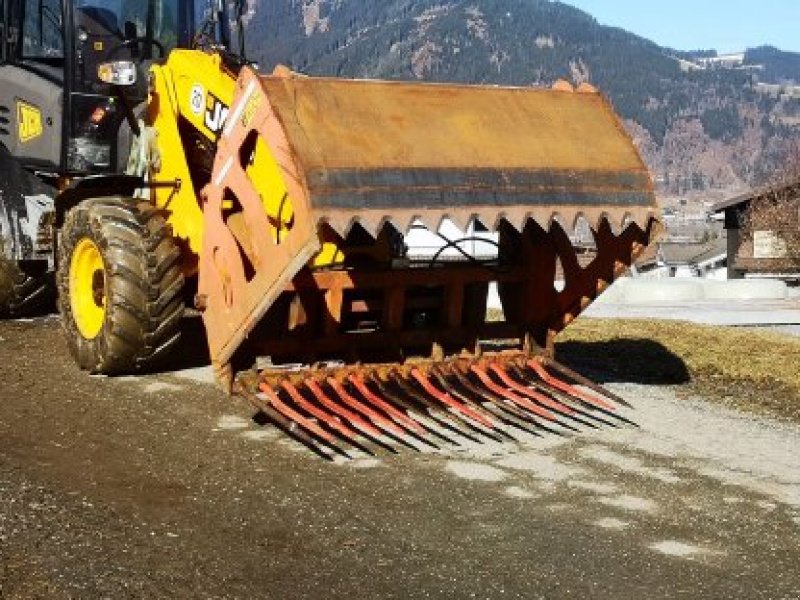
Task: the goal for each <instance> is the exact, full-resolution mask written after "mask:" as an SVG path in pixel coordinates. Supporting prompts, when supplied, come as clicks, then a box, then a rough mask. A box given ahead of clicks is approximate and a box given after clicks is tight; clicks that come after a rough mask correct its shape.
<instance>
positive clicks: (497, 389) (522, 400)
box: [471, 365, 558, 421]
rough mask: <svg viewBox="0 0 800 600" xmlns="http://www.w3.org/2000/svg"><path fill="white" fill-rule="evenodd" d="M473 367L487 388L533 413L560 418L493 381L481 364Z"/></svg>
mask: <svg viewBox="0 0 800 600" xmlns="http://www.w3.org/2000/svg"><path fill="white" fill-rule="evenodd" d="M471 369H472V372H473V373H475V374H476V375H477V376H478V379H480V380H481V382H482V383H483V385H485V386H486V387H487V388H489V390H491V391H492V392H494V393H495V394H497V395H498V396H502V397H503V398H506V399H507V400H511V402H513V403H514V404H517V405H519V406H522V407H524V408H527V409H528V410H529V411H531V412H532V413H533V414H535V415H539V416H540V417H542V418H544V419H547V420H548V421H558V419H556V416H555V415H554V414H553V413H551V412H550V411H549V410H545V409H544V408H542V407H541V406H539V405H538V404H534V403H533V402H531V401H530V400H528V399H527V398H522V397H520V396H517V395H516V394H515V393H514V392H510V391H509V390H507V389H505V388H503V387H501V386H499V385H497V384H496V383H495V382H494V381H492V378H491V377H489V374H488V373H487V372H486V371H484V370H483V369H481V368H480V367H479V366H477V365H472V367H471Z"/></svg>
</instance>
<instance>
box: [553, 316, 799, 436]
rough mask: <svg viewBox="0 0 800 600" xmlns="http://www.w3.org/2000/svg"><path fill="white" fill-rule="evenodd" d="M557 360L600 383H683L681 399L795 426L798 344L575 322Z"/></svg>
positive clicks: (709, 331) (692, 328) (753, 335)
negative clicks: (707, 401)
mask: <svg viewBox="0 0 800 600" xmlns="http://www.w3.org/2000/svg"><path fill="white" fill-rule="evenodd" d="M556 354H557V357H558V358H559V359H560V360H563V361H564V362H566V363H568V364H573V365H575V366H576V367H578V368H579V369H583V370H584V371H587V370H588V371H591V372H592V374H593V375H594V376H595V377H599V378H600V379H602V380H605V381H632V382H641V383H650V384H663V385H676V384H686V386H685V387H684V388H682V390H683V391H685V393H686V394H687V395H688V394H692V393H697V394H700V395H702V396H704V397H706V398H709V399H711V400H716V401H719V402H722V403H725V404H728V405H732V406H736V407H737V408H742V409H745V410H751V411H755V412H760V413H764V414H769V415H772V416H778V417H782V418H788V419H792V420H795V421H799V422H800V338H796V337H792V336H789V335H783V334H779V333H773V332H768V331H763V330H752V329H743V328H731V327H711V326H702V325H694V324H690V323H683V322H673V321H634V320H601V319H581V320H579V321H577V322H576V323H575V324H573V325H572V326H571V327H569V328H568V329H567V330H566V331H565V332H564V333H563V334H562V335H561V336H560V337H559V338H558V343H557V344H556ZM587 374H588V373H587Z"/></svg>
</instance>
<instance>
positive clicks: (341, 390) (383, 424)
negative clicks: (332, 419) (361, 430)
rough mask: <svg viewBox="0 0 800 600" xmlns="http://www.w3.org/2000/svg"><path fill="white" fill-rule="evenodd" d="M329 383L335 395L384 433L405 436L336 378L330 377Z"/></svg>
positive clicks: (399, 436)
mask: <svg viewBox="0 0 800 600" xmlns="http://www.w3.org/2000/svg"><path fill="white" fill-rule="evenodd" d="M327 382H328V386H330V388H331V389H332V390H333V391H334V393H335V394H336V395H337V396H339V398H341V399H342V401H343V402H344V403H345V404H347V405H348V406H350V407H351V408H352V409H354V410H357V411H358V412H359V413H361V414H362V415H364V416H365V417H367V418H368V419H369V420H370V421H372V422H373V423H374V424H375V425H377V426H378V427H379V428H380V429H382V430H383V431H384V433H388V434H392V435H393V436H395V437H398V438H402V437H404V436H405V431H403V429H401V428H400V427H398V426H397V425H395V424H394V423H393V422H392V421H391V420H389V418H388V417H385V416H383V415H382V414H381V413H379V412H378V411H377V410H373V409H372V408H370V407H369V406H367V405H366V404H364V403H363V402H360V401H359V400H358V399H357V398H355V397H354V396H353V395H352V394H351V393H350V392H348V391H347V390H346V389H345V387H344V386H343V385H342V384H341V383H340V382H339V381H337V380H336V379H335V378H334V377H328V379H327Z"/></svg>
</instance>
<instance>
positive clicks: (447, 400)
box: [411, 368, 494, 429]
mask: <svg viewBox="0 0 800 600" xmlns="http://www.w3.org/2000/svg"><path fill="white" fill-rule="evenodd" d="M411 376H412V377H413V378H414V379H415V380H416V381H417V383H419V384H420V385H421V386H422V389H424V390H425V391H426V392H428V393H429V394H430V395H431V396H433V397H434V398H435V399H436V400H438V401H439V402H441V403H442V404H445V405H447V406H448V407H450V408H451V409H453V410H456V411H458V412H460V413H461V414H463V415H464V416H466V417H467V418H469V419H472V420H473V421H475V422H476V423H480V424H481V425H483V426H484V427H486V428H487V429H494V423H493V422H492V420H491V419H489V418H487V417H485V416H484V415H482V414H480V413H479V412H478V411H477V410H474V409H472V408H470V407H469V406H466V405H465V404H462V403H461V402H459V401H458V400H456V399H455V398H453V397H452V396H451V395H450V394H446V393H445V392H442V391H441V390H439V389H437V388H436V386H435V385H433V383H432V382H431V380H430V379H428V377H427V376H426V375H425V374H424V373H422V371H420V370H419V369H417V368H414V369H411Z"/></svg>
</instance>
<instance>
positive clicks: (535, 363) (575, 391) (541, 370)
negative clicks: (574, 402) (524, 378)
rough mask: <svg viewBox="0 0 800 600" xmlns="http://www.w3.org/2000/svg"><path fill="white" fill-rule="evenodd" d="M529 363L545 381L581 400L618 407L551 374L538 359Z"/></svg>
mask: <svg viewBox="0 0 800 600" xmlns="http://www.w3.org/2000/svg"><path fill="white" fill-rule="evenodd" d="M527 365H528V366H529V367H530V368H531V369H533V370H534V371H535V372H536V374H537V375H538V376H539V377H541V378H542V381H544V382H545V383H547V384H549V385H552V386H553V387H554V388H556V389H557V390H561V391H562V392H564V393H565V394H569V395H570V396H572V397H574V398H578V399H580V400H583V401H584V402H586V403H587V404H591V405H592V406H595V407H597V408H602V409H605V410H616V408H615V407H614V406H613V405H612V404H609V403H608V402H606V401H605V400H602V399H600V398H596V397H594V396H590V395H589V394H586V393H584V392H582V391H581V390H579V389H577V388H576V387H573V386H571V385H570V384H568V383H567V382H566V381H561V380H560V379H558V378H557V377H554V376H552V375H550V373H548V372H547V371H546V370H545V368H544V367H543V366H542V365H541V364H539V362H538V361H536V360H529V361H528V362H527Z"/></svg>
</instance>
